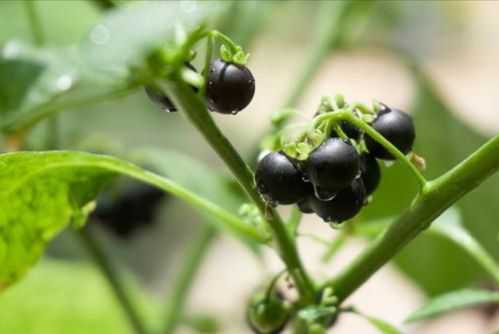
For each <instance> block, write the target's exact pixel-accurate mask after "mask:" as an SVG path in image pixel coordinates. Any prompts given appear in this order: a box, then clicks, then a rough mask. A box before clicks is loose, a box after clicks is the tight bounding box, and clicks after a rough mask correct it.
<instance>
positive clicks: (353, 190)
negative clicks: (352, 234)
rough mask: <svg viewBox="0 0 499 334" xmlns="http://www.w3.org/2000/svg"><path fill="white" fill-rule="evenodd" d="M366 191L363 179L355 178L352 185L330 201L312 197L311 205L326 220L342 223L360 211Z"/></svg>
mask: <svg viewBox="0 0 499 334" xmlns="http://www.w3.org/2000/svg"><path fill="white" fill-rule="evenodd" d="M365 198H366V191H365V189H364V185H363V184H362V180H361V179H360V178H357V179H355V180H354V181H353V182H352V183H351V184H350V186H348V187H347V188H345V189H343V190H341V191H339V192H338V193H337V194H336V196H335V197H334V198H333V199H332V200H330V201H321V200H319V199H317V198H315V197H311V198H310V199H309V200H310V205H311V207H312V209H313V210H314V212H315V213H316V214H317V215H318V216H319V217H321V218H322V219H323V220H324V221H326V222H335V223H341V222H343V221H345V220H348V219H351V218H353V217H355V215H357V213H359V211H360V210H361V209H362V207H363V205H364V200H365Z"/></svg>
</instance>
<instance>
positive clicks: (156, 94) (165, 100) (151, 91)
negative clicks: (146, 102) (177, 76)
mask: <svg viewBox="0 0 499 334" xmlns="http://www.w3.org/2000/svg"><path fill="white" fill-rule="evenodd" d="M185 66H187V67H188V68H189V69H191V70H193V71H196V68H195V67H194V66H192V64H191V63H185ZM144 90H145V92H146V94H147V97H148V98H149V99H150V100H151V101H152V102H153V103H154V104H156V105H158V106H159V108H160V109H161V110H163V111H166V112H176V111H178V110H177V107H175V105H174V104H173V102H172V101H171V100H170V98H169V97H168V96H166V95H165V94H163V92H161V91H159V90H158V89H156V88H154V87H153V86H146V87H145V88H144ZM192 90H194V91H195V92H197V91H198V88H197V87H194V86H192Z"/></svg>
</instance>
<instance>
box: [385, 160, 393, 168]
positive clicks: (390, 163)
mask: <svg viewBox="0 0 499 334" xmlns="http://www.w3.org/2000/svg"><path fill="white" fill-rule="evenodd" d="M384 163H385V166H386V167H392V166H393V165H394V164H395V161H391V160H385V161H384Z"/></svg>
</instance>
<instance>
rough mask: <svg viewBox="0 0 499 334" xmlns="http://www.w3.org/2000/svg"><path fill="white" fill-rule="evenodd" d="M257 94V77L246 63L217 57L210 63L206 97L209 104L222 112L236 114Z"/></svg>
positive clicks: (214, 109)
mask: <svg viewBox="0 0 499 334" xmlns="http://www.w3.org/2000/svg"><path fill="white" fill-rule="evenodd" d="M254 94H255V78H254V77H253V74H251V72H250V70H249V69H248V68H247V67H246V66H244V65H238V64H233V63H228V62H225V61H223V60H222V59H215V60H214V61H213V62H212V63H211V64H210V69H209V73H208V86H207V89H206V97H207V98H208V106H209V108H210V109H212V110H213V111H217V112H219V113H222V114H236V113H238V112H239V111H241V110H242V109H244V108H245V107H246V106H247V105H248V104H249V103H250V102H251V100H252V99H253V95H254Z"/></svg>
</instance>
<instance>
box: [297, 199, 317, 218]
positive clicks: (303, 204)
mask: <svg viewBox="0 0 499 334" xmlns="http://www.w3.org/2000/svg"><path fill="white" fill-rule="evenodd" d="M296 205H297V206H298V209H299V210H300V211H301V212H302V213H305V214H310V213H314V209H312V206H311V205H310V200H309V198H308V197H306V198H304V199H301V200H299V201H298V203H296Z"/></svg>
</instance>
